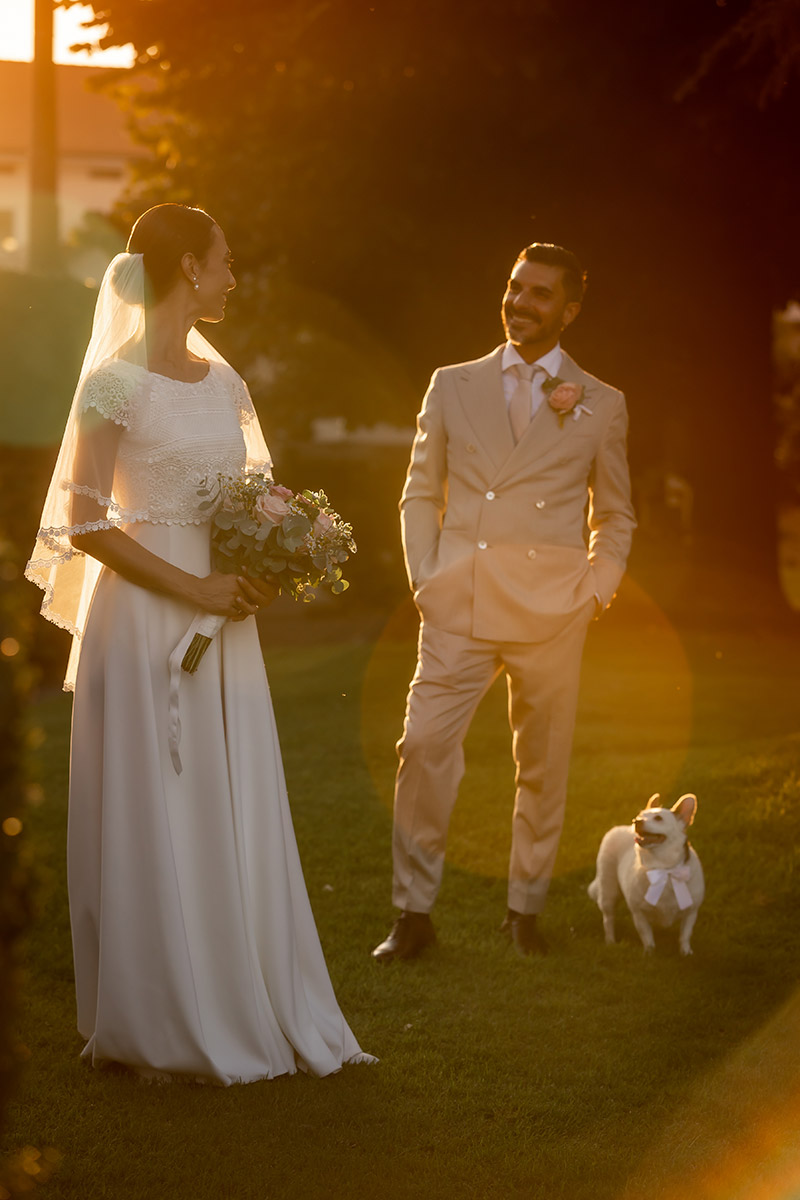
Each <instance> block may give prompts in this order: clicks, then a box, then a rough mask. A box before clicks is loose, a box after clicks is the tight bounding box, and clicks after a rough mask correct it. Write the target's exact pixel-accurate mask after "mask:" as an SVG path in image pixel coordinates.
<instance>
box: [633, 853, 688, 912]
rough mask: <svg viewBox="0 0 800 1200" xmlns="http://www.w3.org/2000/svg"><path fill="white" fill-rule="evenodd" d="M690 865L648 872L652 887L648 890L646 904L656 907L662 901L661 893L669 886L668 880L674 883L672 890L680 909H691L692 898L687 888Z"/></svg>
mask: <svg viewBox="0 0 800 1200" xmlns="http://www.w3.org/2000/svg"><path fill="white" fill-rule="evenodd" d="M689 874H690V872H689V865H688V863H681V865H680V866H678V867H669V869H666V868H664V867H655V868H654V869H653V870H652V871H648V872H647V878H648V880H649V881H650V887H649V888H648V889H647V894H646V896H645V898H644V899H645V903H646V904H652V905H653V906H654V907H655V905H656V904H658V902H659V900H660V899H661V893H662V892H663V891H664V888H665V887H666V886H667V880H668V879H669V880H670V881H671V883H672V890H673V892H674V893H675V899H676V900H677V901H678V908H680V909H684V908H691V907H692V903H693V901H692V897H691V894H690V892H689V889H688V887H687V886H686V884H687V882H688V880H689Z"/></svg>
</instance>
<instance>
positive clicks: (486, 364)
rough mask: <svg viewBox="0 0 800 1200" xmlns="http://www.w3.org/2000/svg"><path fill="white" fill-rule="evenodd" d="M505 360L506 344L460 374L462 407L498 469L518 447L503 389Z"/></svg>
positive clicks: (470, 364)
mask: <svg viewBox="0 0 800 1200" xmlns="http://www.w3.org/2000/svg"><path fill="white" fill-rule="evenodd" d="M502 360H503V347H502V346H498V348H497V349H496V350H494V351H493V352H492V353H491V354H488V355H487V356H486V358H482V359H480V360H479V361H478V362H476V363H469V364H467V365H466V366H464V367H463V368H462V370H461V372H460V373H459V375H458V376H457V377H456V387H457V389H458V395H459V399H460V401H461V407H462V408H463V410H464V413H465V415H466V418H467V420H468V421H469V423H470V425H471V426H472V428H473V429H474V431H475V436H476V438H477V439H478V441H479V442H480V444H481V446H482V447H483V449H484V450H485V451H486V453H487V454H488V456H489V458H490V459H491V460H492V463H493V465H494V467H495V469H498V468H499V467H501V466H502V465H503V463H504V462H505V461H506V459H507V458H508V457H509V455H510V454H511V452H512V451H513V450H514V448H515V447H514V438H513V436H512V433H511V425H510V424H509V420H508V407H507V405H506V398H505V393H504V392H503V366H502Z"/></svg>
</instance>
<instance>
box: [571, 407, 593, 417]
mask: <svg viewBox="0 0 800 1200" xmlns="http://www.w3.org/2000/svg"><path fill="white" fill-rule="evenodd" d="M582 412H585V413H586V415H587V417H590V416H591V415H592V410H591V409H590V408H587V407H586V405H585V404H576V405H575V407H574V408H573V410H572V419H573V421H577V420H578V418H579V417H580V415H581V413H582Z"/></svg>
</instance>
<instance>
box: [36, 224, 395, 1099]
mask: <svg viewBox="0 0 800 1200" xmlns="http://www.w3.org/2000/svg"><path fill="white" fill-rule="evenodd" d="M234 286H235V280H234V277H233V275H232V274H231V255H230V251H229V250H228V246H227V243H226V240H225V236H224V234H223V232H222V230H221V229H220V227H219V226H218V225H217V224H216V222H214V221H213V220H212V218H211V217H210V216H208V214H207V213H205V212H203V211H202V210H200V209H195V208H187V207H185V206H183V205H178V204H161V205H158V206H156V207H155V208H151V209H149V210H148V211H147V212H146V213H144V214H143V215H142V216H141V217H140V218H139V220H138V221H137V222H136V224H135V225H134V227H133V230H132V232H131V235H130V239H129V242H128V250H127V252H126V253H125V254H119V255H117V257H116V258H115V259H114V260H113V262H112V263H111V264H110V266H109V268H108V270H107V271H106V274H105V277H104V279H103V283H102V285H101V288H100V293H99V296H98V300H97V307H96V310H95V318H94V326H93V330H92V338H91V341H90V343H89V348H88V350H87V353H86V358H85V359H84V364H83V369H82V372H81V377H80V382H79V384H78V388H77V390H76V393H75V399H74V401H73V405H72V409H71V412H70V415H69V419H68V422H67V427H66V431H65V434H64V439H63V442H62V446H61V451H60V454H59V458H58V462H57V464H56V469H55V472H54V475H53V479H52V482H51V485H50V490H49V492H48V496H47V501H46V503H45V509H44V514H43V517H42V527H41V529H40V530H39V535H38V540H37V543H36V548H35V550H34V553H33V556H32V558H31V561H30V562H29V564H28V567H27V570H26V574H27V575H28V577H29V578H30V579H32V580H33V581H34V582H35V583H37V584H38V585H39V586H40V587H41V588H42V589H43V590H44V593H45V595H44V600H43V603H42V613H43V615H44V616H45V617H47V618H48V619H49V620H51V621H54V622H55V623H56V624H58V625H61V626H62V627H64V628H66V629H69V630H70V631H71V633H72V634H73V646H72V654H71V656H70V662H69V666H68V670H67V678H66V680H65V684H64V686H65V688H67V689H68V690H71V689H72V688H73V687H74V691H75V699H74V705H73V724H72V750H71V760H70V808H69V828H68V867H69V900H70V919H71V924H72V940H73V950H74V957H75V977H76V989H77V1001H78V1029H79V1031H80V1032H81V1034H82V1035H83V1036H84V1037H85V1038H86V1039H87V1042H86V1047H85V1049H84V1051H83V1055H84V1057H86V1058H87V1059H89V1060H90V1061H91V1062H92V1063H93V1064H94V1065H99V1064H101V1063H104V1062H116V1063H124V1064H126V1065H128V1066H129V1067H132V1068H134V1069H135V1070H137V1071H138V1072H140V1073H141V1074H145V1075H150V1076H153V1075H155V1076H189V1077H191V1078H196V1079H199V1080H212V1081H216V1082H218V1083H222V1084H230V1083H236V1082H249V1081H252V1080H256V1079H271V1078H272V1077H273V1076H275V1075H281V1074H284V1073H287V1072H294V1071H295V1070H296V1069H297V1068H298V1067H299V1068H301V1069H303V1070H306V1071H309V1072H312V1073H313V1074H316V1075H327V1074H329V1073H330V1072H332V1071H336V1070H338V1069H339V1068H340V1067H341V1066H342V1064H343V1063H347V1062H356V1061H358V1062H363V1061H375V1060H374V1059H372V1058H371V1057H370V1056H369V1055H366V1054H363V1053H362V1052H361V1051H360V1049H359V1046H358V1043H357V1042H356V1039H355V1037H354V1036H353V1034H352V1032H351V1030H350V1029H349V1027H348V1025H347V1023H346V1022H345V1020H344V1017H343V1016H342V1013H341V1011H340V1009H339V1007H338V1004H337V1002H336V998H335V996H334V993H333V988H332V986H331V982H330V979H329V977H328V972H327V968H326V966H325V960H324V958H323V954H322V949H321V946H320V943H319V938H318V936H317V931H316V927H315V925H314V918H313V915H312V912H311V908H310V905H309V901H308V896H307V894H306V889H305V884H304V881H303V875H302V870H301V866H300V860H299V857H298V853H297V846H296V843H295V838H294V831H293V828H292V821H291V815H290V811H289V806H288V802H287V797H286V786H285V782H284V777H283V768H282V765H281V757H280V749H279V745H278V739H277V733H276V730H275V723H274V718H273V714H272V707H271V703H270V696H269V690H268V686H267V680H266V676H265V673H264V668H263V662H262V657H261V653H260V650H259V644H258V634H257V631H256V623H255V620H254V619H253V614H254V613H255V612H256V610H257V609H258V608H259V606H261V605H265V604H268V603H269V602H270V601H271V600H272V599H274V597H275V595H276V589H275V588H274V587H273V586H271V585H270V584H268V583H263V582H260V581H257V580H253V579H248V578H246V577H241V576H240V577H236V576H231V575H223V574H219V573H217V572H216V571H213V570H212V569H211V562H210V523H209V517H208V514H207V513H204V512H203V511H202V510H201V509H200V507H199V506H200V503H201V497H199V496H198V494H197V493H198V488H200V487H201V486H202V484H203V481H204V480H206V479H212V480H213V479H215V478H216V476H217V474H219V473H222V474H225V475H232V474H236V473H238V472H239V471H240V470H241V469H242V467H243V466H245V464H246V465H247V466H248V467H252V468H256V469H264V468H267V467H268V464H269V456H268V452H267V447H266V444H265V442H264V439H263V435H262V433H261V430H260V427H259V424H258V419H257V417H256V414H255V411H254V409H253V405H252V402H251V400H250V397H249V395H248V392H247V389H246V387H245V385H244V383H243V382H242V380H241V379H240V378H239V376H238V375H237V374H236V372H235V371H234V370H233V369H232V367H230V366H229V365H228V363H227V362H226V361H225V360H224V359H223V358H222V357H221V356H220V355H219V354H218V353H217V352H216V351H215V350H214V349H213V347H212V346H211V345H210V344H209V343H208V342H207V341H206V340H205V339H204V338H203V337H202V336H201V335H200V334H199V332H198V331H197V330H196V329H195V328H194V325H195V322H196V321H197V320H205V321H221V320H222V319H223V316H224V313H225V301H226V297H227V294H228V292H229V291H230V290H231V289H232V288H233V287H234ZM198 610H200V611H203V612H209V613H216V614H220V615H222V616H225V617H227V618H229V619H228V621H227V623H226V624H225V626H224V628H223V630H222V633H221V634H220V635H218V637H217V638H216V639H215V640H214V642H213V643H212V646H211V648H210V649H209V651H208V652H207V654H206V656H205V658H204V659H203V662H202V664H201V666H200V668H199V669H198V671H197V674H196V675H191V676H190V675H186V674H183V676H182V680H181V688H180V698H179V702H180V718H179V719H178V716H177V705H178V697H177V688H176V681H175V672H174V671H173V679H172V683H171V682H170V671H169V669H168V663H169V660H170V656H171V655H173V652H174V651H175V648H176V646H178V645H179V644H180V643H181V641H182V639H184V638H185V634H186V631H187V629H188V628H189V626H190V624H191V622H192V620H193V618H194V616H195V614H196V613H197V611H198ZM173 662H174V658H173ZM176 730H177V733H176ZM178 735H179V736H180V739H181V744H180V757H179V758H177V756H176V753H175V748H176V747H175V743H176V738H177V736H178ZM171 747H172V748H171ZM179 768H181V769H180V771H179Z"/></svg>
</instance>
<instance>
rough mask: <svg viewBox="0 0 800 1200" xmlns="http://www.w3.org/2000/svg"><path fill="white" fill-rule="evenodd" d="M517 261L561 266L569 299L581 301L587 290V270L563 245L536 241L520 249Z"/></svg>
mask: <svg viewBox="0 0 800 1200" xmlns="http://www.w3.org/2000/svg"><path fill="white" fill-rule="evenodd" d="M517 262H518V263H519V262H536V263H543V264H544V265H545V266H546V267H561V270H562V271H563V272H564V291H565V292H566V295H567V299H568V300H577V301H578V303H580V301H581V300H583V297H584V293H585V292H586V278H587V276H586V272H585V271H584V269H583V267H582V266H581V264H580V263H579V262H578V257H577V255H575V254H573V253H572V251H571V250H565V249H564V247H563V246H554V245H553V244H552V243H551V242H534V243H533V244H532V245H530V246H526V247H525V249H524V250H520V252H519V254H518V255H517ZM515 266H516V263H515Z"/></svg>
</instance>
